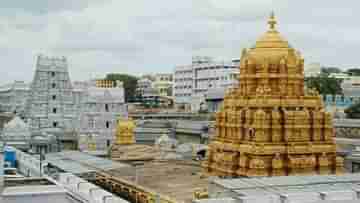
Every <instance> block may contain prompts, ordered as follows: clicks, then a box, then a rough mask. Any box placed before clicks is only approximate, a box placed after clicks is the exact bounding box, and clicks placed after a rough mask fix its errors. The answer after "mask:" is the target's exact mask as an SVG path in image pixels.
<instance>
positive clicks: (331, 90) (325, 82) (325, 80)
mask: <svg viewBox="0 0 360 203" xmlns="http://www.w3.org/2000/svg"><path fill="white" fill-rule="evenodd" d="M305 82H306V87H307V88H314V89H316V90H317V91H318V92H319V93H320V94H322V95H327V94H331V95H336V94H342V89H341V80H340V79H336V78H333V77H328V75H327V74H324V73H322V74H320V75H319V76H316V77H309V78H307V79H306V81H305Z"/></svg>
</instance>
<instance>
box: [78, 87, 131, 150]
mask: <svg viewBox="0 0 360 203" xmlns="http://www.w3.org/2000/svg"><path fill="white" fill-rule="evenodd" d="M103 82H104V81H103ZM99 84H100V83H99V81H98V83H97V85H96V86H90V87H88V88H86V89H85V90H84V91H83V98H82V100H81V104H80V112H79V125H78V130H77V131H78V132H79V134H80V135H82V136H83V138H84V136H85V138H86V140H90V141H92V142H93V144H94V145H95V146H94V149H95V150H106V149H108V148H109V147H110V146H111V144H112V143H113V140H114V139H115V130H116V124H117V120H118V118H121V117H127V109H126V104H125V96H124V88H123V84H122V82H116V83H113V84H112V85H107V86H106V87H104V86H102V85H99Z"/></svg>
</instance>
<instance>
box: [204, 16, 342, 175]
mask: <svg viewBox="0 0 360 203" xmlns="http://www.w3.org/2000/svg"><path fill="white" fill-rule="evenodd" d="M268 24H269V29H268V31H267V32H266V33H265V34H264V35H263V36H262V37H260V38H259V40H258V41H257V42H256V44H255V46H254V47H253V48H250V49H248V50H246V49H244V50H243V51H242V56H241V64H240V76H239V85H238V86H237V87H236V88H233V89H230V90H229V91H228V92H227V93H226V96H225V98H224V102H223V106H222V108H221V109H220V110H219V112H217V115H216V135H215V137H214V139H213V141H212V142H211V143H210V144H209V149H208V152H207V159H206V161H205V162H204V163H203V167H204V169H205V172H206V173H207V174H209V175H216V176H220V177H237V176H287V175H306V174H338V173H341V172H342V170H343V158H341V157H338V156H336V145H335V142H334V137H333V136H334V130H333V126H332V115H331V114H330V113H328V112H326V111H325V110H324V104H323V102H322V99H321V97H320V96H319V94H318V93H317V91H316V90H313V89H307V90H306V89H305V88H304V59H303V58H302V56H301V55H300V52H298V51H296V50H295V49H294V48H293V47H292V46H290V45H289V43H288V42H287V41H286V40H285V39H284V38H283V37H282V36H281V35H280V34H279V32H278V31H277V29H276V24H277V21H276V19H275V16H274V14H273V13H272V14H271V16H270V18H269V20H268Z"/></svg>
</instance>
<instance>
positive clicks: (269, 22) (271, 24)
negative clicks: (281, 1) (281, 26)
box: [268, 11, 277, 30]
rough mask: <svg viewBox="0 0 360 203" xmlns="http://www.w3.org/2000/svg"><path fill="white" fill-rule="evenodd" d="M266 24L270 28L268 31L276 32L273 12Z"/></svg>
mask: <svg viewBox="0 0 360 203" xmlns="http://www.w3.org/2000/svg"><path fill="white" fill-rule="evenodd" d="M268 24H269V26H270V30H276V29H275V25H276V24H277V22H276V19H275V13H274V11H272V12H271V14H270V17H269V20H268Z"/></svg>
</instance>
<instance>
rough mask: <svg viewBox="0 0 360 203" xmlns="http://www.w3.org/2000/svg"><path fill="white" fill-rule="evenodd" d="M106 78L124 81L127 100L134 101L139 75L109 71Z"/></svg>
mask: <svg viewBox="0 0 360 203" xmlns="http://www.w3.org/2000/svg"><path fill="white" fill-rule="evenodd" d="M105 79H106V80H112V81H121V82H123V85H124V91H125V102H133V101H134V100H135V90H136V86H137V81H138V78H137V77H135V76H133V75H128V74H121V73H109V74H107V75H106V77H105Z"/></svg>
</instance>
